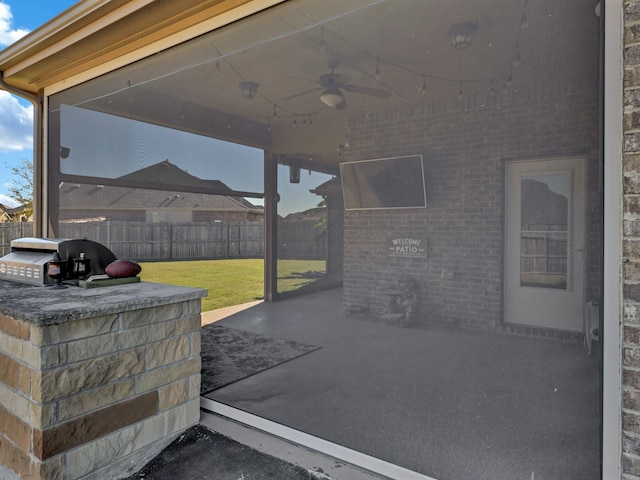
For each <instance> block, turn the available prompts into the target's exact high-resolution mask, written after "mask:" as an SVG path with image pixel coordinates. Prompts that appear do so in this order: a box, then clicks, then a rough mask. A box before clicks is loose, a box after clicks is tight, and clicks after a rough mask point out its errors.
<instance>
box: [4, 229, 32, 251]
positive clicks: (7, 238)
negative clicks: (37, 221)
mask: <svg viewBox="0 0 640 480" xmlns="http://www.w3.org/2000/svg"><path fill="white" fill-rule="evenodd" d="M22 237H33V222H7V223H0V255H3V256H4V255H6V254H7V253H9V252H10V251H11V240H15V239H16V238H22Z"/></svg>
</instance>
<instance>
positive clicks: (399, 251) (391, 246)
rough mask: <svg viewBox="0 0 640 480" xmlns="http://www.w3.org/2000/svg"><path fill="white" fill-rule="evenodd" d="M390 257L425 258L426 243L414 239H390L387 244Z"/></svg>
mask: <svg viewBox="0 0 640 480" xmlns="http://www.w3.org/2000/svg"><path fill="white" fill-rule="evenodd" d="M387 251H388V254H389V256H390V257H403V258H426V257H427V241H426V240H424V239H421V238H415V237H399V236H398V237H396V236H394V237H391V238H389V240H388V242H387Z"/></svg>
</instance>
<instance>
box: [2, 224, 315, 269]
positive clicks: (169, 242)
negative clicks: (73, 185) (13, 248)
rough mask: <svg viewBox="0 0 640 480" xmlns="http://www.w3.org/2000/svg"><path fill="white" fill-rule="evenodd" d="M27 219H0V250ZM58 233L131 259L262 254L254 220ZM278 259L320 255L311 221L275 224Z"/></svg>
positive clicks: (26, 233) (76, 227)
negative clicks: (81, 239) (5, 220)
mask: <svg viewBox="0 0 640 480" xmlns="http://www.w3.org/2000/svg"><path fill="white" fill-rule="evenodd" d="M32 231H33V226H32V224H31V222H23V223H3V224H0V250H1V254H2V255H5V254H7V253H9V251H10V245H11V240H13V239H16V238H21V237H31V236H33V233H32ZM60 237H61V238H87V239H90V240H93V241H95V242H98V243H101V244H103V245H105V246H106V247H107V248H109V249H110V250H111V251H112V252H113V253H114V254H115V255H116V257H118V258H126V259H132V260H136V261H166V260H201V259H217V258H261V257H264V224H262V223H255V222H238V223H222V222H214V223H208V222H198V223H173V224H171V223H138V222H87V223H65V224H61V225H60ZM278 245H279V248H278V250H279V254H280V255H283V258H297V259H305V260H311V259H322V258H325V257H324V256H325V255H326V247H325V242H324V236H319V235H318V233H317V231H316V229H314V227H313V223H312V222H304V221H302V222H287V223H284V224H280V226H279V235H278Z"/></svg>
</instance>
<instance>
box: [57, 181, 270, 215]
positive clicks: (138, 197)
mask: <svg viewBox="0 0 640 480" xmlns="http://www.w3.org/2000/svg"><path fill="white" fill-rule="evenodd" d="M246 203H248V202H246V201H238V200H237V199H236V198H234V197H229V196H225V195H207V194H203V193H189V192H187V193H185V192H182V191H177V190H175V191H168V190H147V189H143V188H128V187H114V186H110V185H87V184H63V185H62V186H61V187H60V209H61V210H76V209H82V210H99V211H106V210H150V209H171V210H178V209H183V210H184V209H187V210H216V211H250V210H257V211H261V209H260V208H258V207H255V206H253V205H251V204H249V205H247V204H246Z"/></svg>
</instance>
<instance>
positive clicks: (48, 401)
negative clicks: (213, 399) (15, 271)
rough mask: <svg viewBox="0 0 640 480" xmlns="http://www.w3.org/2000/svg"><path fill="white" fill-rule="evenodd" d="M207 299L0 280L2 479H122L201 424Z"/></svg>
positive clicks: (147, 288) (169, 289)
mask: <svg viewBox="0 0 640 480" xmlns="http://www.w3.org/2000/svg"><path fill="white" fill-rule="evenodd" d="M204 296H206V291H205V290H200V289H193V288H184V287H177V286H171V285H161V284H155V283H147V282H140V283H133V284H127V285H119V286H108V287H101V288H92V289H83V288H78V287H72V286H71V287H69V288H67V289H55V288H52V287H34V286H30V285H24V284H19V283H13V282H8V281H4V280H0V478H2V479H3V480H5V479H7V480H13V479H14V478H15V479H43V480H52V479H55V480H62V479H65V480H66V479H95V480H97V479H100V480H104V479H115V478H119V477H121V476H127V475H129V474H131V473H133V472H134V471H135V470H137V469H138V468H140V467H141V466H142V465H143V464H144V463H145V462H147V461H148V460H150V459H151V458H152V457H153V456H155V455H156V454H157V453H159V452H160V451H161V450H162V449H163V448H164V447H165V446H167V445H168V444H169V443H170V442H171V441H173V440H174V439H175V438H176V437H177V436H178V435H179V434H180V433H181V432H183V431H184V430H185V429H187V428H188V427H190V426H192V425H194V424H196V423H198V421H199V418H200V400H199V398H200V397H199V394H200V302H201V298H202V297H204Z"/></svg>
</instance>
